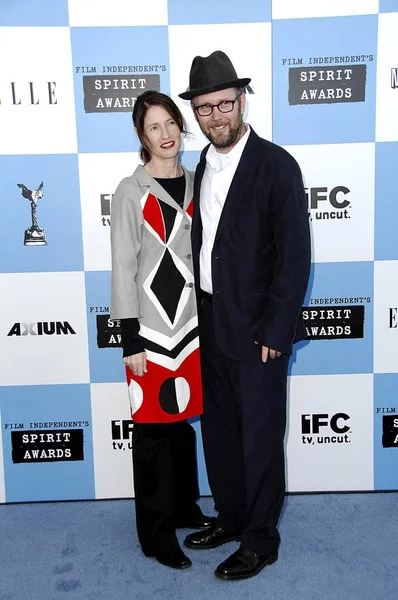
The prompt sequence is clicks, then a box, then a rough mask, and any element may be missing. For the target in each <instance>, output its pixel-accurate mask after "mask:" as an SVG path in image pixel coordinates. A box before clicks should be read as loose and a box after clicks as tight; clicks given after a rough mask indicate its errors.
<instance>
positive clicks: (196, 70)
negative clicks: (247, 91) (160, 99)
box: [178, 50, 251, 100]
mask: <svg viewBox="0 0 398 600" xmlns="http://www.w3.org/2000/svg"><path fill="white" fill-rule="evenodd" d="M250 81H251V79H249V78H247V77H246V78H245V79H239V77H238V75H237V73H236V71H235V68H234V66H233V64H232V63H231V61H230V59H229V58H228V56H227V55H226V54H225V52H222V51H221V50H216V51H215V52H213V53H212V54H210V56H205V57H203V56H195V58H194V59H193V61H192V66H191V72H190V73H189V88H188V89H187V90H186V91H185V92H183V93H182V94H178V95H179V97H180V98H182V99H183V100H191V99H192V98H194V97H195V96H201V95H202V94H210V93H211V92H218V91H219V90H226V89H227V88H231V87H237V88H240V87H246V86H247V85H248V84H249V83H250Z"/></svg>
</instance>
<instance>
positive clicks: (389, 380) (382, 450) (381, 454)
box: [374, 373, 398, 490]
mask: <svg viewBox="0 0 398 600" xmlns="http://www.w3.org/2000/svg"><path fill="white" fill-rule="evenodd" d="M397 389H398V374H397V373H386V374H384V373H383V374H376V375H374V408H375V417H374V433H375V438H374V479H375V490H398V469H397V464H398V462H397V461H398V402H397Z"/></svg>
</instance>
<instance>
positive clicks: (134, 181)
mask: <svg viewBox="0 0 398 600" xmlns="http://www.w3.org/2000/svg"><path fill="white" fill-rule="evenodd" d="M138 175H139V170H138V168H137V169H136V170H135V171H134V173H132V175H128V176H127V177H123V179H122V180H121V181H120V182H119V184H118V186H117V187H116V191H115V194H114V196H116V197H118V198H124V197H125V196H130V197H133V198H134V197H138V198H140V197H141V196H142V194H143V190H142V189H141V185H140V181H139V178H138Z"/></svg>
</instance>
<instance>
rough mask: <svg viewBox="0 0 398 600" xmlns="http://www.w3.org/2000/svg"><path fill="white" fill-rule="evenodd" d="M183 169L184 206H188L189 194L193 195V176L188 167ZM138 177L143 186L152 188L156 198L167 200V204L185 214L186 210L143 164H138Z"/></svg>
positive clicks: (136, 172)
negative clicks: (184, 182) (187, 169)
mask: <svg viewBox="0 0 398 600" xmlns="http://www.w3.org/2000/svg"><path fill="white" fill-rule="evenodd" d="M183 171H184V174H185V181H186V184H185V196H184V208H186V206H185V204H186V203H187V204H189V202H188V196H191V199H192V184H191V182H192V178H191V176H190V174H189V172H187V171H186V169H185V168H184V167H183ZM135 174H136V177H137V179H138V183H139V184H140V186H141V187H150V188H151V193H152V194H153V195H154V196H156V198H159V200H162V202H165V203H166V204H169V205H170V206H172V207H173V208H174V209H175V210H177V211H178V212H180V213H182V214H184V215H185V212H184V211H183V210H182V209H181V208H180V206H179V205H178V204H177V202H176V201H175V200H173V198H172V197H171V196H170V195H169V194H168V193H167V192H166V190H165V189H164V188H163V187H162V186H161V185H160V183H158V182H157V181H156V179H154V178H153V177H152V175H150V174H149V173H148V172H147V171H146V170H145V169H144V167H143V166H142V165H138V167H137V169H136V171H135Z"/></svg>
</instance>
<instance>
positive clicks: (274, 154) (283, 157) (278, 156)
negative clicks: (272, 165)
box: [253, 132, 296, 164]
mask: <svg viewBox="0 0 398 600" xmlns="http://www.w3.org/2000/svg"><path fill="white" fill-rule="evenodd" d="M253 133H254V132H253ZM254 136H255V138H254V142H255V143H256V146H257V151H258V152H260V153H262V154H263V155H264V157H266V158H267V159H268V160H269V159H273V160H274V161H276V162H291V163H292V164H294V163H296V160H295V159H294V158H293V156H292V155H291V154H290V153H289V152H288V151H287V150H285V148H282V146H278V144H275V143H274V142H270V141H269V140H266V139H265V138H262V137H260V136H259V135H257V134H256V133H254Z"/></svg>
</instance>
